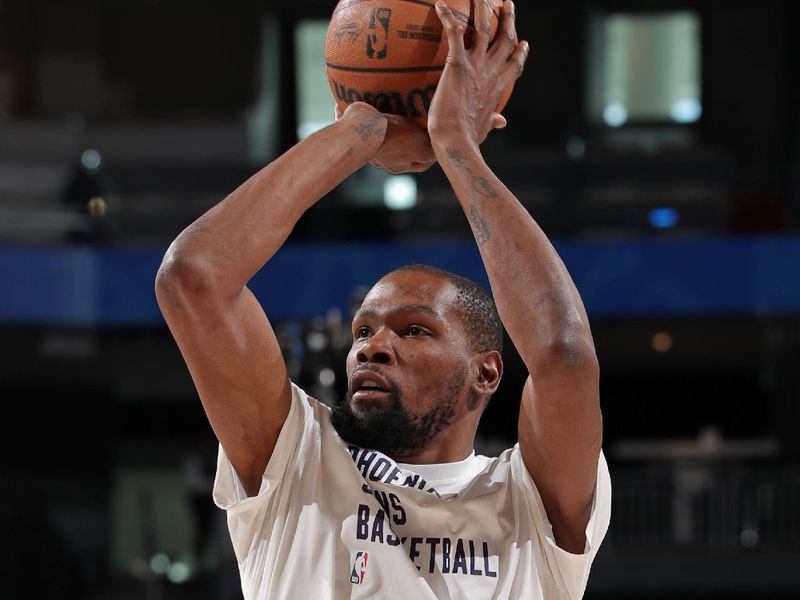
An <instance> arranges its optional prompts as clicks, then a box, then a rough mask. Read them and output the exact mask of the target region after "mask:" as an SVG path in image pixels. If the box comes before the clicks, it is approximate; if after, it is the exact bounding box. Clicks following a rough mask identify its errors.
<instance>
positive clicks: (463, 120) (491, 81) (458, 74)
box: [428, 0, 528, 146]
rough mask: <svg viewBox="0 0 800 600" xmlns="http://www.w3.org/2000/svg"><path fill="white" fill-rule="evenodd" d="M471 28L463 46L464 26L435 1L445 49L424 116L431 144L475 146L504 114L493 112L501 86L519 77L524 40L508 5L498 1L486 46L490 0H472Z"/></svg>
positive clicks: (501, 123) (501, 122) (506, 0)
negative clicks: (468, 44) (453, 142)
mask: <svg viewBox="0 0 800 600" xmlns="http://www.w3.org/2000/svg"><path fill="white" fill-rule="evenodd" d="M472 7H473V10H472V14H473V19H474V22H475V31H474V32H473V35H472V44H471V47H470V49H469V50H467V49H466V47H465V45H464V33H465V32H466V29H467V25H466V23H464V22H463V21H462V20H461V19H459V18H457V17H456V15H455V14H454V13H453V11H452V9H450V8H449V7H448V6H447V4H446V3H445V2H444V0H438V1H437V2H436V13H437V14H438V15H439V19H440V20H441V21H442V25H443V27H444V31H445V34H446V35H447V43H448V46H449V52H448V55H447V64H446V65H445V68H444V72H443V73H442V78H441V79H440V80H439V86H438V87H437V89H436V94H434V97H433V102H432V103H431V109H430V112H429V115H428V132H429V133H430V136H431V140H432V141H433V143H434V146H436V144H437V142H439V141H441V140H443V139H448V140H452V139H453V138H454V136H455V137H457V138H458V139H461V140H463V139H464V138H465V137H466V139H465V140H464V141H466V142H468V143H470V144H475V145H480V144H482V143H483V142H484V140H486V137H487V136H488V135H489V133H490V132H491V131H492V130H493V129H502V128H503V127H505V125H506V120H505V118H504V117H503V116H502V115H501V114H499V113H497V112H495V111H496V108H497V106H498V105H499V104H500V100H501V99H502V97H503V94H504V92H505V90H506V89H507V88H508V86H509V85H511V84H512V83H513V82H514V80H516V79H517V78H518V77H519V76H520V75H522V71H523V68H524V66H525V61H526V59H527V58H528V43H527V42H525V41H518V39H517V31H516V26H515V16H514V3H513V2H512V1H511V0H504V2H503V9H502V14H501V18H500V25H499V30H498V32H497V36H496V38H495V41H494V43H493V44H492V46H491V48H490V47H489V43H490V42H491V41H492V40H491V39H490V19H491V11H492V2H491V0H472Z"/></svg>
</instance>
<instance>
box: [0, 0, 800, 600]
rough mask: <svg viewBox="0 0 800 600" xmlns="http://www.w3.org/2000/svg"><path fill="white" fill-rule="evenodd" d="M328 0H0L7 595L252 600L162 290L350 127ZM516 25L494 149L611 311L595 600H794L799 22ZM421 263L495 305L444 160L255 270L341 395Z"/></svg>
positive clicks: (605, 6)
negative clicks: (468, 284)
mask: <svg viewBox="0 0 800 600" xmlns="http://www.w3.org/2000/svg"><path fill="white" fill-rule="evenodd" d="M333 6H334V2H333V1H321V0H306V1H304V2H287V3H277V2H271V1H268V0H261V1H259V0H232V1H229V2H211V1H208V0H192V1H189V0H49V1H46V0H0V357H1V358H0V397H2V400H3V402H2V405H3V409H4V412H3V418H2V424H3V436H2V439H3V451H2V454H0V461H2V464H0V490H1V493H0V597H1V598H3V599H9V600H12V599H24V600H32V599H40V598H41V599H48V600H60V599H84V598H85V599H91V600H95V599H98V600H99V599H106V598H114V599H127V598H143V599H147V600H151V599H152V600H162V599H163V600H169V599H182V598H192V599H196V600H203V599H208V600H231V599H235V598H241V592H240V591H239V583H238V573H237V570H236V563H235V558H234V557H233V554H232V550H231V548H230V543H229V541H228V538H227V532H226V529H225V518H224V514H223V513H222V512H221V511H219V510H217V509H216V508H215V507H214V506H213V504H212V501H211V495H210V489H211V483H212V479H213V471H214V465H215V457H216V445H215V440H214V437H213V433H212V431H211V429H210V427H209V425H208V423H207V421H206V419H205V416H204V413H203V411H202V407H201V405H200V402H199V400H198V398H197V395H196V392H195V391H194V387H193V385H192V382H191V380H190V378H189V375H188V372H187V370H186V368H185V366H184V365H183V362H182V360H181V357H180V355H179V353H178V350H177V348H176V346H175V344H174V342H173V341H172V339H171V337H170V335H169V332H168V331H167V329H166V326H165V325H164V323H163V321H162V319H161V317H160V314H159V312H158V309H157V306H156V303H155V298H154V294H153V282H154V276H155V272H156V269H157V268H158V265H159V262H160V260H161V257H162V256H163V254H164V251H165V250H166V248H167V246H168V245H169V243H170V242H171V240H172V239H174V238H175V236H176V235H177V234H178V233H179V232H180V231H181V230H182V229H183V228H184V227H185V226H187V225H188V224H189V223H191V222H192V221H193V220H194V219H195V218H197V217H198V216H199V215H200V214H202V213H203V212H204V211H205V210H207V209H208V208H209V207H211V206H212V205H214V204H215V203H216V202H218V201H220V200H221V199H222V198H224V197H225V196H226V195H227V194H228V193H229V192H230V191H232V190H233V189H234V188H235V187H236V186H237V185H238V184H239V183H241V182H242V181H244V179H246V178H247V177H248V176H249V175H250V174H252V173H254V172H255V171H257V170H258V169H259V168H260V167H261V166H262V165H264V164H266V163H267V162H269V161H270V160H272V159H273V158H275V157H276V156H278V155H279V154H280V153H281V152H283V151H284V150H286V149H287V148H289V147H290V146H291V145H293V144H294V143H296V142H297V140H298V139H299V138H302V137H305V136H307V135H310V134H311V133H312V132H313V131H315V130H316V129H318V128H320V127H323V126H325V125H326V124H327V123H329V122H330V121H331V120H332V117H333V101H332V96H331V92H330V90H329V88H328V86H327V81H326V76H325V67H324V61H323V57H322V52H323V47H324V39H325V30H326V26H327V18H328V17H329V15H330V13H331V12H332V10H333ZM516 11H517V15H518V28H519V30H520V33H521V36H522V37H524V38H525V39H528V40H530V41H531V44H532V53H531V57H530V60H529V62H528V66H527V70H526V73H525V75H524V76H523V78H522V79H521V80H520V81H519V82H518V83H517V86H516V89H515V91H514V95H513V97H512V99H511V102H510V104H509V105H508V107H507V110H506V115H507V118H508V121H509V126H508V129H507V130H505V131H503V132H501V133H496V134H494V135H493V136H492V137H491V138H490V139H489V141H487V143H486V144H485V146H484V149H485V155H486V157H487V161H488V162H489V164H490V166H492V168H493V169H495V171H496V172H497V174H498V175H499V176H500V178H501V179H502V180H503V181H504V182H505V183H506V184H507V185H508V187H509V188H510V189H511V190H512V191H514V192H515V193H516V194H517V196H518V197H519V198H520V200H521V202H522V203H523V204H524V205H525V206H526V207H527V208H528V209H529V211H530V212H531V214H532V215H533V216H534V218H535V219H536V220H537V221H538V222H539V223H540V224H541V225H542V227H543V228H544V229H545V231H546V232H547V233H548V234H549V235H550V236H551V239H553V241H554V243H555V245H556V247H557V249H558V250H559V252H560V253H561V255H562V257H563V258H564V261H565V263H566V264H567V266H568V268H569V269H570V271H571V273H572V274H573V276H574V278H575V281H576V283H577V285H578V288H579V290H580V292H581V294H582V295H583V298H584V300H585V303H586V306H587V310H588V313H589V316H590V318H591V322H592V329H593V334H594V339H595V343H596V346H597V351H598V355H599V359H600V364H601V368H602V381H601V395H602V406H603V414H604V417H605V437H604V448H605V453H606V456H607V458H608V462H609V465H610V469H611V474H612V480H613V484H614V505H613V513H612V522H611V529H610V531H609V534H608V537H607V538H606V541H605V543H604V545H603V547H602V549H601V551H600V554H599V556H598V558H597V560H596V562H595V565H594V567H593V573H592V576H591V578H590V583H589V589H588V591H587V594H586V598H587V599H590V600H600V599H615V600H626V599H630V600H634V599H637V600H638V599H641V598H648V599H651V598H652V599H662V600H667V599H672V598H683V599H700V598H712V599H718V600H721V599H725V600H740V599H750V598H759V599H764V600H772V599H789V598H798V597H800V569H798V565H800V222H799V221H798V216H799V215H800V210H799V209H800V4H799V3H797V2H794V1H792V0H782V1H781V0H761V1H755V0H704V1H702V2H700V1H690V0H687V1H684V2H677V1H671V0H670V1H668V0H647V1H644V0H641V1H636V0H597V1H594V2H588V1H578V2H554V1H543V2H539V1H532V0H531V1H529V0H524V1H523V0H519V1H518V2H517V6H516ZM308 168H309V169H313V168H314V165H308ZM268 201H269V198H265V202H268ZM264 227H269V224H268V223H265V224H264ZM414 262H428V263H432V264H435V265H437V266H440V267H443V268H446V269H450V270H453V271H456V272H458V273H461V274H463V275H466V276H470V277H474V278H475V279H477V280H478V281H481V282H482V283H484V284H486V283H487V280H486V276H485V274H484V272H483V269H482V265H481V262H480V258H479V255H478V253H477V249H476V248H475V246H474V243H473V241H472V239H471V235H470V231H469V227H468V225H467V221H466V219H465V218H464V216H463V214H462V212H461V209H460V208H459V206H458V204H457V203H456V202H455V199H454V196H453V194H452V192H451V190H450V189H449V187H448V185H447V181H446V179H445V178H444V176H443V175H442V173H441V171H440V170H439V169H438V167H435V168H433V169H432V170H431V171H429V172H427V173H424V174H420V175H413V176H408V175H406V176H389V175H387V174H385V173H383V172H381V171H378V170H376V169H373V168H371V167H368V168H365V169H363V170H362V171H360V172H359V173H357V174H356V175H354V176H353V177H352V178H351V179H350V180H348V181H347V182H345V183H344V184H343V185H341V186H340V187H339V188H337V189H336V190H335V191H334V192H332V193H331V194H330V195H329V197H327V198H325V199H323V200H322V201H321V202H320V203H319V204H318V205H317V206H315V207H314V208H313V209H311V210H310V211H308V212H307V213H306V215H305V216H304V217H303V219H302V221H301V222H300V223H299V225H298V227H297V228H296V230H295V232H294V233H293V235H292V237H291V239H290V243H289V245H288V246H287V247H286V248H284V249H283V250H282V251H281V252H280V253H279V254H278V256H277V257H276V258H275V260H274V261H273V262H272V263H270V264H269V265H268V266H267V267H266V268H265V269H264V270H263V271H262V272H261V273H259V275H258V276H256V278H255V279H254V280H253V282H252V288H253V290H254V291H255V292H256V294H257V295H258V297H259V298H260V299H261V301H262V302H263V304H264V306H265V307H266V309H267V312H268V313H269V315H270V317H271V319H272V321H273V322H274V323H275V325H276V330H277V333H278V337H279V339H280V342H281V344H282V347H283V349H284V352H285V357H286V360H287V364H288V365H289V369H290V372H291V375H292V377H293V378H294V379H295V381H297V382H298V383H300V384H301V385H302V386H303V387H305V388H306V389H307V390H308V391H309V392H310V393H312V394H314V395H316V397H318V398H320V399H321V400H323V401H325V402H328V403H330V402H332V401H333V399H334V398H335V397H337V396H338V395H341V394H342V393H343V389H344V377H343V372H344V356H345V354H346V352H347V349H348V347H349V345H350V342H351V334H350V329H349V318H350V315H351V313H352V311H353V309H354V308H355V307H357V306H358V303H359V300H360V298H361V296H362V295H363V293H364V291H365V289H367V288H368V286H369V285H371V284H372V283H373V282H374V281H375V280H376V279H377V278H378V277H379V276H380V275H381V274H383V273H384V272H386V271H388V270H390V269H392V268H394V267H397V266H400V265H402V264H407V263H414ZM509 346H510V344H509ZM524 377H525V372H524V368H523V365H522V363H521V361H520V359H519V357H518V356H517V355H516V354H515V352H514V350H513V349H512V348H509V349H508V351H507V353H506V376H505V379H504V381H503V384H502V385H501V388H500V390H499V392H498V393H497V395H496V396H495V398H494V399H493V400H492V403H491V405H490V407H489V409H488V410H487V413H486V415H485V417H484V422H483V424H482V427H481V430H480V432H479V439H478V440H477V450H478V451H479V452H482V453H485V454H493V453H496V452H498V451H499V450H501V449H503V448H505V447H508V446H509V445H511V444H513V442H514V439H515V435H516V418H517V410H518V400H519V393H520V387H521V384H522V381H523V380H524ZM307 559H308V560H314V558H313V557H307Z"/></svg>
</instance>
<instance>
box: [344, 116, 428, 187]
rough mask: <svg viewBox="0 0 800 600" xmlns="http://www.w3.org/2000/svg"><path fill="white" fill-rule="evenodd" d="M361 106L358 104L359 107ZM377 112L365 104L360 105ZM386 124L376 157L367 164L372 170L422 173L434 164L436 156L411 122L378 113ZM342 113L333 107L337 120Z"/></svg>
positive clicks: (426, 135)
mask: <svg viewBox="0 0 800 600" xmlns="http://www.w3.org/2000/svg"><path fill="white" fill-rule="evenodd" d="M359 104H361V103H359ZM361 105H363V106H364V107H365V108H367V107H368V108H370V109H372V110H374V111H376V112H377V109H376V108H374V107H372V106H369V105H367V104H361ZM381 114H382V115H383V116H384V117H386V120H387V127H386V136H385V137H384V138H383V144H381V147H380V148H379V149H378V153H377V154H376V155H375V157H374V158H373V159H372V160H371V161H370V163H369V164H371V165H372V166H373V167H378V168H380V169H385V170H387V171H389V173H392V174H393V175H397V174H399V173H421V172H423V171H427V170H428V169H430V168H431V167H432V166H433V165H435V164H436V155H435V154H434V153H433V148H432V147H431V139H430V138H429V137H428V133H427V132H426V131H425V130H424V129H422V127H420V126H419V125H418V124H417V122H416V121H414V120H413V119H408V118H405V117H400V116H398V115H391V114H386V113H381ZM341 116H342V112H341V111H340V110H339V107H338V106H337V107H336V119H337V120H338V119H339V118H341Z"/></svg>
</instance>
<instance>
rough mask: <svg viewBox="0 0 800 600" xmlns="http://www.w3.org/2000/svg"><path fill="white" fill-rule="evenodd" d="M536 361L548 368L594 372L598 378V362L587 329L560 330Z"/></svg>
mask: <svg viewBox="0 0 800 600" xmlns="http://www.w3.org/2000/svg"><path fill="white" fill-rule="evenodd" d="M538 362H539V363H540V365H542V366H544V367H545V368H546V369H548V370H557V371H568V372H570V373H572V374H574V373H581V374H585V375H591V374H594V375H596V376H597V377H598V378H599V373H600V364H599V363H598V361H597V353H596V352H595V348H594V342H593V341H592V336H591V334H590V333H589V332H588V331H583V330H575V329H568V330H565V331H563V332H560V333H559V334H558V335H556V336H554V337H553V338H552V339H551V340H550V341H549V343H548V344H547V346H546V348H545V349H544V351H543V352H541V353H540V355H539V361H538Z"/></svg>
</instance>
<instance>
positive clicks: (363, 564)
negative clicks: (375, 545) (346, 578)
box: [350, 552, 369, 583]
mask: <svg viewBox="0 0 800 600" xmlns="http://www.w3.org/2000/svg"><path fill="white" fill-rule="evenodd" d="M367 558H369V552H356V557H355V560H353V569H352V571H350V583H362V582H363V581H364V576H365V575H366V574H367Z"/></svg>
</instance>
